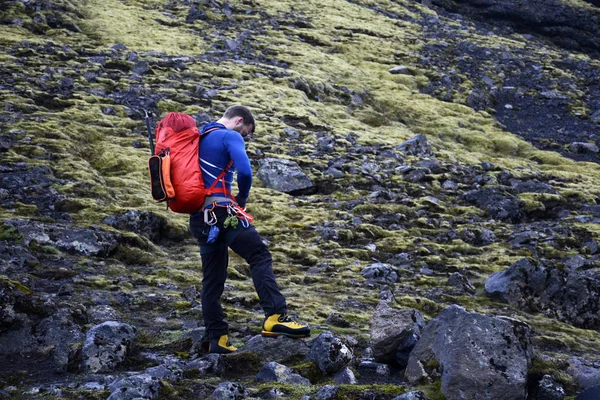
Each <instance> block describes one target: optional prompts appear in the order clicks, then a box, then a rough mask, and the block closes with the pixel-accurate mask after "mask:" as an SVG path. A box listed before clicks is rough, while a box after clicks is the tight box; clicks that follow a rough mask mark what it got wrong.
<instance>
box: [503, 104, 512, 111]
mask: <svg viewBox="0 0 600 400" xmlns="http://www.w3.org/2000/svg"><path fill="white" fill-rule="evenodd" d="M504 108H506V109H507V110H512V109H513V105H512V104H505V105H504Z"/></svg>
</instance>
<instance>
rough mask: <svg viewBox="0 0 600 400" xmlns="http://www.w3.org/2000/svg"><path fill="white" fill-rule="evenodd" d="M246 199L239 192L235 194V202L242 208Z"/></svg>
mask: <svg viewBox="0 0 600 400" xmlns="http://www.w3.org/2000/svg"><path fill="white" fill-rule="evenodd" d="M247 201H248V197H242V196H240V195H239V194H238V195H237V196H235V202H236V203H238V205H239V206H240V207H242V208H246V202H247Z"/></svg>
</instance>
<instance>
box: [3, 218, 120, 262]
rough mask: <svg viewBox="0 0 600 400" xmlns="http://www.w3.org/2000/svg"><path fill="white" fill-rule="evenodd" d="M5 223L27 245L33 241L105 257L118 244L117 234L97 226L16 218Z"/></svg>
mask: <svg viewBox="0 0 600 400" xmlns="http://www.w3.org/2000/svg"><path fill="white" fill-rule="evenodd" d="M7 224H10V225H11V226H14V227H15V228H17V230H18V231H19V233H20V234H21V235H22V236H23V238H24V239H23V242H24V243H25V244H26V245H27V246H29V245H30V243H31V242H35V243H37V244H39V245H51V246H54V247H56V248H58V249H60V250H63V251H66V252H69V253H74V254H80V255H85V256H97V257H106V256H110V255H111V254H113V252H114V251H115V249H116V248H117V245H118V236H117V235H115V234H113V233H111V232H107V231H104V230H102V229H99V228H97V227H91V228H87V229H86V228H77V227H72V226H66V225H59V224H42V223H38V222H35V221H25V220H17V219H15V220H10V221H7Z"/></svg>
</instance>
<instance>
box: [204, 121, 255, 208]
mask: <svg viewBox="0 0 600 400" xmlns="http://www.w3.org/2000/svg"><path fill="white" fill-rule="evenodd" d="M215 127H217V128H219V129H217V130H215V131H212V132H210V133H208V134H207V135H206V136H205V137H203V138H202V142H201V144H200V167H201V168H202V176H203V178H204V185H205V186H206V187H207V188H208V187H210V186H211V185H212V184H213V182H214V181H215V179H216V178H217V177H218V176H219V174H220V173H221V172H222V171H223V169H225V167H226V166H227V164H228V163H229V161H230V160H231V161H233V166H232V168H230V169H229V171H228V172H227V174H225V185H226V187H227V189H228V190H229V191H231V185H232V183H233V175H234V170H237V185H238V194H237V195H236V196H235V197H236V199H237V202H238V204H239V205H240V206H242V207H245V206H246V200H247V199H248V195H249V194H250V187H251V186H252V167H251V165H250V160H249V159H248V155H247V154H246V145H245V143H244V139H243V138H242V135H241V134H240V133H238V132H236V131H233V130H231V129H227V128H225V126H223V125H222V124H219V123H218V122H211V123H209V124H207V125H204V126H203V127H202V129H201V130H200V133H201V134H204V132H206V131H207V130H208V129H212V128H215ZM216 187H217V188H221V187H222V184H221V182H219V183H217V186H216Z"/></svg>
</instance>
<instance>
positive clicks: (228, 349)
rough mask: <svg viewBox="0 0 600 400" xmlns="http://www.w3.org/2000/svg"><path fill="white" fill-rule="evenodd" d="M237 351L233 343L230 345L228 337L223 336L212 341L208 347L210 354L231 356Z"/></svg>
mask: <svg viewBox="0 0 600 400" xmlns="http://www.w3.org/2000/svg"><path fill="white" fill-rule="evenodd" d="M236 350H237V347H233V346H232V345H231V343H229V339H228V337H227V335H221V336H220V337H219V338H218V339H210V344H209V347H208V352H209V353H216V354H229V353H233V352H234V351H236Z"/></svg>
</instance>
